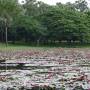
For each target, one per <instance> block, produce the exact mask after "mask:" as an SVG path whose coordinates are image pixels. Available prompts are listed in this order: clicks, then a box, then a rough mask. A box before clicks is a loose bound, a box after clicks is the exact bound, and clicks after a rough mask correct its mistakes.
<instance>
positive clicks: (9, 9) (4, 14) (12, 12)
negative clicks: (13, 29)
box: [0, 0, 21, 46]
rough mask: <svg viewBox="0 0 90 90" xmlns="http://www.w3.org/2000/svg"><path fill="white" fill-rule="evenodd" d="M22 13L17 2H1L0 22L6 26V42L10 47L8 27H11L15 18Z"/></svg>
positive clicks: (0, 0) (11, 0)
mask: <svg viewBox="0 0 90 90" xmlns="http://www.w3.org/2000/svg"><path fill="white" fill-rule="evenodd" d="M20 11H21V7H20V5H19V4H18V1H17V0H0V20H1V21H2V22H4V26H5V42H6V46H7V45H8V33H7V32H8V27H10V25H11V22H12V21H13V18H15V17H16V16H17V15H18V14H19V13H20Z"/></svg>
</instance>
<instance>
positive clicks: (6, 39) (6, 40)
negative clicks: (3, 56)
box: [5, 26, 8, 46]
mask: <svg viewBox="0 0 90 90" xmlns="http://www.w3.org/2000/svg"><path fill="white" fill-rule="evenodd" d="M5 42H6V46H8V38H7V26H6V27H5Z"/></svg>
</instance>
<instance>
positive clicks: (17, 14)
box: [0, 0, 90, 45]
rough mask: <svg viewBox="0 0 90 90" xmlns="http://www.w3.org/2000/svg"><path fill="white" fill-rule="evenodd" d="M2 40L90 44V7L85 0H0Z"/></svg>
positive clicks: (0, 33)
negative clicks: (63, 0)
mask: <svg viewBox="0 0 90 90" xmlns="http://www.w3.org/2000/svg"><path fill="white" fill-rule="evenodd" d="M0 41H3V42H6V43H7V42H8V41H12V42H13V43H15V41H20V42H21V41H22V42H26V43H36V44H37V45H38V44H40V43H52V42H53V43H57V42H58V43H62V42H67V43H75V42H78V43H89V42H90V8H89V7H88V4H87V2H86V1H85V0H78V1H76V2H75V3H70V2H67V3H66V4H62V3H57V4H56V5H48V4H45V3H44V2H41V1H36V0H26V3H25V4H22V5H21V4H19V3H18V1H17V0H0Z"/></svg>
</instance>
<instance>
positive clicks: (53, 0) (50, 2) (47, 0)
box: [20, 0, 90, 6]
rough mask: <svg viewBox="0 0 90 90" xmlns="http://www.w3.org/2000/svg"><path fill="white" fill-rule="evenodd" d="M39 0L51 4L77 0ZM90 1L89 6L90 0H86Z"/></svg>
mask: <svg viewBox="0 0 90 90" xmlns="http://www.w3.org/2000/svg"><path fill="white" fill-rule="evenodd" d="M20 1H24V0H20ZM37 1H43V2H45V3H47V4H50V5H55V4H56V3H57V2H61V3H66V2H71V3H73V2H75V1H76V0H37ZM86 1H87V2H88V3H89V6H90V0H86Z"/></svg>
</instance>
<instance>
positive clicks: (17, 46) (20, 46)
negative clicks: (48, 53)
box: [0, 43, 90, 50]
mask: <svg viewBox="0 0 90 90" xmlns="http://www.w3.org/2000/svg"><path fill="white" fill-rule="evenodd" d="M52 48H90V44H59V45H55V44H52V45H40V46H36V45H30V44H10V43H9V44H8V46H7V47H6V45H5V44H4V43H0V50H27V49H32V50H33V49H43V50H47V49H52Z"/></svg>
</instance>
